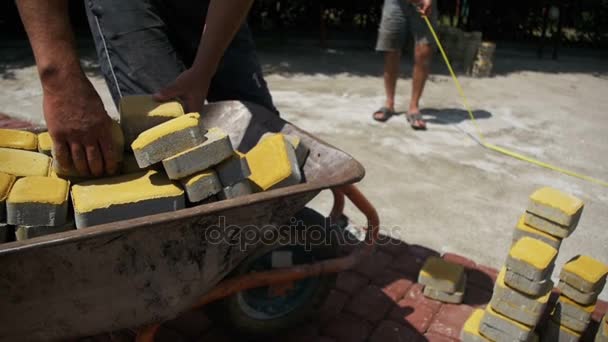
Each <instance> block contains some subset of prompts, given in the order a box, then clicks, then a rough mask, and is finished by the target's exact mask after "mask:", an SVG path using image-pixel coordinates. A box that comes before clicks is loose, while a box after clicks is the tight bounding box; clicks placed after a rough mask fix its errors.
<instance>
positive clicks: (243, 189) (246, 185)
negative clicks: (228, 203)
mask: <svg viewBox="0 0 608 342" xmlns="http://www.w3.org/2000/svg"><path fill="white" fill-rule="evenodd" d="M252 193H253V189H252V187H251V182H250V181H249V179H243V180H242V181H240V182H238V183H236V184H234V185H230V186H227V187H225V188H223V189H222V191H221V192H220V193H219V194H218V196H217V197H218V198H219V199H220V200H225V199H231V198H237V197H240V196H245V195H249V194H252Z"/></svg>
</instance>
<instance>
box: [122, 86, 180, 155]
mask: <svg viewBox="0 0 608 342" xmlns="http://www.w3.org/2000/svg"><path fill="white" fill-rule="evenodd" d="M119 112H120V123H121V125H122V127H123V130H124V132H125V141H126V142H127V146H131V143H133V141H134V140H135V139H136V138H137V136H138V135H139V134H141V133H142V132H143V131H146V130H148V129H150V128H152V127H154V126H158V125H160V124H162V123H164V122H167V121H169V120H171V119H175V118H176V117H179V116H182V115H184V108H183V107H182V105H181V104H180V103H179V102H177V101H170V102H164V103H160V102H156V101H155V100H154V99H153V98H152V96H150V95H132V96H125V97H123V98H122V99H121V100H120V104H119Z"/></svg>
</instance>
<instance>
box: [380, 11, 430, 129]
mask: <svg viewBox="0 0 608 342" xmlns="http://www.w3.org/2000/svg"><path fill="white" fill-rule="evenodd" d="M422 16H427V17H428V18H429V19H430V20H431V22H432V23H433V25H436V23H437V4H436V3H435V2H434V1H433V0H419V1H412V0H385V1H384V6H383V9H382V20H381V22H380V28H379V30H378V40H377V43H376V51H380V52H384V90H385V95H386V102H385V104H384V106H383V107H381V108H380V109H378V110H377V111H376V112H374V114H373V118H374V119H375V120H377V121H381V122H384V121H387V120H388V119H390V117H391V116H392V115H394V114H395V90H396V88H397V79H398V77H399V64H400V61H401V50H402V49H403V46H404V44H405V42H406V39H407V34H408V32H409V33H411V34H412V35H413V38H414V42H415V47H414V70H413V72H412V93H411V97H410V103H409V108H408V111H407V113H406V118H407V121H408V122H409V123H410V125H411V126H412V128H414V129H426V122H425V121H424V120H423V119H422V115H421V114H420V107H419V105H420V98H421V97H422V92H423V90H424V85H425V83H426V80H427V79H428V76H429V73H430V69H431V59H432V56H433V50H434V49H435V44H434V39H433V36H432V33H431V32H430V30H429V29H428V27H427V25H426V22H425V21H424V18H422Z"/></svg>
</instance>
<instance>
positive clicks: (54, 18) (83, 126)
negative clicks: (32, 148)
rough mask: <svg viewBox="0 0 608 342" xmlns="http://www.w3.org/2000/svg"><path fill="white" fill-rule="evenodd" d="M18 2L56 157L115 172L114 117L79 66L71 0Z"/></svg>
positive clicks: (97, 172) (83, 169)
mask: <svg viewBox="0 0 608 342" xmlns="http://www.w3.org/2000/svg"><path fill="white" fill-rule="evenodd" d="M16 3H17V8H18V9H19V14H20V16H21V21H22V22H23V25H24V26H25V30H26V31H27V35H28V37H29V39H30V43H31V44H32V49H33V50H34V57H35V58H36V66H37V67H38V73H39V74H40V81H41V83H42V89H43V96H44V97H43V107H44V108H43V109H44V116H45V118H46V124H47V126H48V129H49V134H50V135H51V138H52V139H53V149H54V150H55V151H54V154H55V158H57V160H58V161H59V164H60V165H61V166H62V167H64V168H71V167H72V166H73V167H74V168H75V169H76V170H77V171H78V172H79V173H80V174H81V175H83V176H87V175H91V174H92V175H94V176H101V175H102V174H103V173H104V171H105V172H107V173H109V174H112V173H115V172H116V170H117V161H116V155H115V154H114V153H112V148H113V146H112V138H111V133H110V132H111V131H110V130H111V125H112V122H111V119H110V117H109V116H108V114H107V113H106V111H105V109H104V107H103V103H102V102H101V99H100V98H99V95H97V92H95V89H94V88H93V85H91V82H89V80H88V79H87V77H86V76H85V74H84V72H83V71H82V68H81V67H80V60H79V58H78V54H77V53H76V43H75V40H74V33H73V32H72V28H71V26H70V19H69V15H68V0H53V1H38V0H17V2H16Z"/></svg>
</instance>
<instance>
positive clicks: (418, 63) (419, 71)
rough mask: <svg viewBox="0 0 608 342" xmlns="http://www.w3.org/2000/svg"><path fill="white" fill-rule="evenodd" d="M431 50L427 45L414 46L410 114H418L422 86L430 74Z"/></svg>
mask: <svg viewBox="0 0 608 342" xmlns="http://www.w3.org/2000/svg"><path fill="white" fill-rule="evenodd" d="M432 56H433V49H432V47H431V45H429V44H416V48H415V50H414V72H413V74H412V98H411V100H410V108H409V112H410V113H413V114H415V113H420V107H419V104H420V98H421V97H422V92H423V90H424V85H425V83H426V80H427V79H428V77H429V73H430V72H431V58H432Z"/></svg>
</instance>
